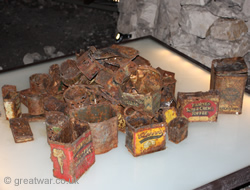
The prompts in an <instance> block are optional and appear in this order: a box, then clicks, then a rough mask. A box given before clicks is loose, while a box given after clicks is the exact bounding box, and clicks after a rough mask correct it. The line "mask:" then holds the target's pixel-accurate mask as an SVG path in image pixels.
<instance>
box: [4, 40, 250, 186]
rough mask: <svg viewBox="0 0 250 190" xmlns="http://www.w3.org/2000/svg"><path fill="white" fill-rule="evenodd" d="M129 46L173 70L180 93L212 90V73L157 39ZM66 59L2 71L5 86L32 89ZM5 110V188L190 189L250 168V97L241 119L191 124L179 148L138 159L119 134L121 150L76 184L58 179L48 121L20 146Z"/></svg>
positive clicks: (170, 146) (36, 125)
mask: <svg viewBox="0 0 250 190" xmlns="http://www.w3.org/2000/svg"><path fill="white" fill-rule="evenodd" d="M124 45H125V46H130V47H133V48H135V49H138V50H139V52H140V55H141V56H143V57H144V58H146V59H148V60H149V61H150V62H151V64H152V65H153V66H154V67H161V68H162V69H165V70H168V71H171V72H174V73H175V78H176V79H177V83H176V93H177V92H178V91H181V92H194V91H208V90H209V83H210V73H209V72H207V71H205V70H203V69H201V68H200V67H198V66H196V65H195V64H193V63H191V62H190V61H188V60H186V59H184V58H182V57H180V56H179V55H177V54H175V53H173V52H171V51H169V50H168V49H167V48H165V47H164V46H162V45H161V44H159V43H157V42H156V41H154V40H152V39H147V38H146V39H141V40H137V41H132V42H129V43H126V44H124ZM62 61H63V59H61V60H56V61H51V62H48V63H46V64H40V65H37V66H32V67H27V68H24V69H18V70H15V71H10V72H6V73H2V74H0V87H2V86H3V85H4V84H11V85H16V86H17V89H18V90H22V89H26V88H29V76H30V75H32V74H34V73H47V72H48V69H49V66H50V65H51V64H55V63H57V64H61V63H62ZM0 111H1V113H2V115H1V117H0V190H13V189H23V190H34V189H36V190H38V189H43V190H44V189H46V190H50V189H51V190H52V189H53V190H55V189H60V190H66V189H67V190H71V189H74V190H78V189H79V190H104V189H108V190H117V189H119V190H128V189H131V190H132V189H138V190H139V189H143V190H152V189H154V190H156V189H169V190H185V189H187V190H189V189H194V188H196V187H199V186H201V185H204V184H206V183H209V182H210V181H213V180H216V179H218V178H220V177H223V176H225V175H227V174H229V173H232V172H234V171H236V170H239V169H241V168H244V167H246V166H248V165H250V148H249V147H250V96H249V95H248V94H246V93H245V95H244V103H243V110H242V114H241V115H221V114H220V115H219V116H218V121H217V122H214V123H202V122H199V123H190V124H189V131H188V133H189V134H188V138H187V139H186V140H184V141H183V142H181V143H180V144H174V143H172V142H169V141H167V144H166V145H167V149H166V150H163V151H159V152H156V153H152V154H148V155H144V156H139V157H133V156H132V155H131V154H130V153H129V152H128V150H127V148H126V147H125V134H123V133H121V132H119V144H118V147H117V148H115V149H113V150H111V151H110V152H108V153H106V154H103V155H97V156H96V162H95V164H94V165H93V166H92V167H91V168H90V169H89V170H88V171H87V172H86V173H85V174H84V175H83V176H82V177H81V178H80V179H79V180H78V182H77V183H76V184H67V183H66V182H64V181H60V180H57V179H56V178H54V177H53V172H52V170H53V163H52V161H51V160H50V147H49V145H48V143H47V139H46V129H45V124H44V123H43V122H38V123H30V126H31V129H32V131H33V134H34V141H31V142H27V143H19V144H16V143H15V142H14V139H13V136H12V133H11V130H10V128H9V122H8V121H7V120H5V113H4V110H3V101H2V98H0ZM26 111H27V109H26ZM23 112H25V109H24V110H23ZM10 178H11V181H10V180H9V179H10ZM5 182H7V183H9V182H10V184H5ZM25 182H26V183H29V184H24V183H25ZM42 182H43V184H41V183H42ZM46 182H47V183H51V184H44V183H46ZM30 183H33V184H30ZM57 183H59V184H57Z"/></svg>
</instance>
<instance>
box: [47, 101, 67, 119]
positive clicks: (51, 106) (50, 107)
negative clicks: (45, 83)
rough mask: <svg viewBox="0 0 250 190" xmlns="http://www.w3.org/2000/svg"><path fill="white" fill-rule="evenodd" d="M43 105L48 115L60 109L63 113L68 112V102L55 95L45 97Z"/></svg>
mask: <svg viewBox="0 0 250 190" xmlns="http://www.w3.org/2000/svg"><path fill="white" fill-rule="evenodd" d="M43 106H44V112H45V115H47V113H48V112H50V111H59V112H62V113H66V108H67V105H66V103H65V102H64V101H62V100H60V99H58V98H57V97H55V96H48V97H45V98H44V104H43Z"/></svg>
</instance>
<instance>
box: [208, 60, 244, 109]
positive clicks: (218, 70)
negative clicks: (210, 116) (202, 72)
mask: <svg viewBox="0 0 250 190" xmlns="http://www.w3.org/2000/svg"><path fill="white" fill-rule="evenodd" d="M247 72H248V68H247V65H246V63H245V61H244V59H243V58H242V57H235V58H226V59H215V60H213V62H212V67H211V80H210V89H216V90H219V92H220V106H219V113H224V114H241V112H242V102H243V95H244V91H245V86H246V81H247Z"/></svg>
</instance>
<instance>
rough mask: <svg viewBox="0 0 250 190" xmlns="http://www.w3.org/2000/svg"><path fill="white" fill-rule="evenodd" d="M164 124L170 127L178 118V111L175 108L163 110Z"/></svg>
mask: <svg viewBox="0 0 250 190" xmlns="http://www.w3.org/2000/svg"><path fill="white" fill-rule="evenodd" d="M162 114H163V119H164V122H166V124H167V125H168V124H169V123H170V121H172V120H173V119H174V118H176V117H177V115H178V113H177V109H176V108H175V107H168V108H165V109H163V110H162Z"/></svg>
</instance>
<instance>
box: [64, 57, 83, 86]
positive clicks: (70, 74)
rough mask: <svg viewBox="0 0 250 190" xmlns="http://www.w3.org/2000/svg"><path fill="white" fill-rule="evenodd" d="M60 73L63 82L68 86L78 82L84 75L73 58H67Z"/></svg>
mask: <svg viewBox="0 0 250 190" xmlns="http://www.w3.org/2000/svg"><path fill="white" fill-rule="evenodd" d="M60 73H61V79H62V82H63V84H65V85H66V86H71V85H73V84H76V83H78V81H79V80H80V78H81V77H82V75H83V74H82V73H81V71H80V70H79V69H78V68H77V66H76V61H75V60H73V59H67V60H66V61H64V62H63V63H62V64H61V65H60Z"/></svg>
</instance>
